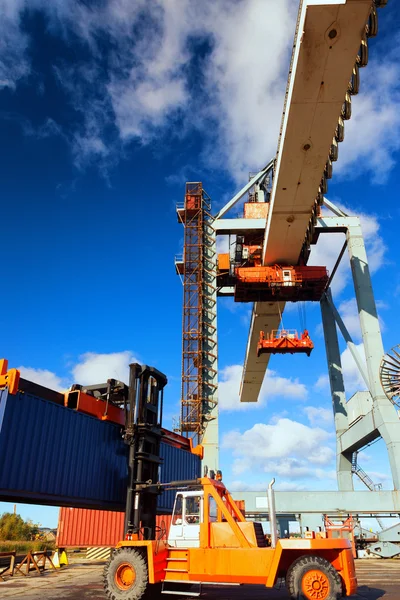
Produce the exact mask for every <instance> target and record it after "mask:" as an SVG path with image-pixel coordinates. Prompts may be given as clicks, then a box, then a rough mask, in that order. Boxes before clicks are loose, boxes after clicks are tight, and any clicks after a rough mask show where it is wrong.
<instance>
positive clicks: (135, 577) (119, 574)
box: [103, 548, 148, 600]
mask: <svg viewBox="0 0 400 600" xmlns="http://www.w3.org/2000/svg"><path fill="white" fill-rule="evenodd" d="M103 580H104V590H105V592H106V594H107V597H108V598H109V599H110V600H140V598H143V596H144V595H145V592H146V589H147V587H148V571H147V564H146V561H145V559H144V558H143V556H142V555H141V554H140V553H139V552H138V551H137V550H135V549H133V548H118V550H115V552H113V553H112V555H111V558H110V560H109V561H108V563H107V564H106V566H105V567H104V575H103Z"/></svg>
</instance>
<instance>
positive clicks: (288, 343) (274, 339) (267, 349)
mask: <svg viewBox="0 0 400 600" xmlns="http://www.w3.org/2000/svg"><path fill="white" fill-rule="evenodd" d="M313 349H314V344H313V343H312V341H311V338H310V336H309V334H308V331H307V329H305V330H304V331H303V333H301V334H300V335H298V333H297V331H295V330H291V329H280V330H274V331H272V332H271V333H270V334H267V335H266V334H265V333H264V332H263V331H260V339H259V341H258V345H257V358H258V357H260V356H261V354H307V356H310V354H311V351H312V350H313Z"/></svg>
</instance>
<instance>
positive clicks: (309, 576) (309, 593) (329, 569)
mask: <svg viewBox="0 0 400 600" xmlns="http://www.w3.org/2000/svg"><path fill="white" fill-rule="evenodd" d="M286 586H287V589H288V592H289V596H290V598H291V599H292V600H298V599H301V600H339V599H340V598H342V597H343V596H342V580H341V578H340V575H339V573H338V572H337V571H336V569H335V568H334V567H333V566H332V565H331V563H330V562H329V561H327V560H326V559H325V558H322V556H301V557H300V558H298V559H297V560H295V561H294V563H293V564H291V565H290V567H289V569H288V572H287V575H286Z"/></svg>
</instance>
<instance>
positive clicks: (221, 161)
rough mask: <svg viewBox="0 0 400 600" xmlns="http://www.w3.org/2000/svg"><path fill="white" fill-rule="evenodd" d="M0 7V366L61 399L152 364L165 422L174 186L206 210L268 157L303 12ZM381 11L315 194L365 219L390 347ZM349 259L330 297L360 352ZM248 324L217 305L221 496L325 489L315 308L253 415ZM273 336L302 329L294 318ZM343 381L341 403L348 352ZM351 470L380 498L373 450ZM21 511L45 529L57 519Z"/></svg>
mask: <svg viewBox="0 0 400 600" xmlns="http://www.w3.org/2000/svg"><path fill="white" fill-rule="evenodd" d="M0 9H1V12H2V14H3V18H2V23H1V24H0V34H1V35H0V40H1V41H0V157H1V160H0V173H1V182H2V198H3V203H2V207H3V223H4V224H3V228H2V240H3V248H4V253H3V259H4V260H3V264H4V291H3V294H2V311H1V317H0V319H1V331H2V339H3V344H2V347H1V348H2V349H1V352H0V354H2V355H4V356H5V357H6V358H8V360H9V362H10V366H12V367H23V369H22V370H23V373H24V375H25V376H26V377H27V378H31V379H33V380H37V381H40V382H42V383H44V384H47V385H49V387H53V388H56V389H65V387H66V386H67V385H69V384H70V383H71V382H72V381H79V382H81V383H85V382H93V381H97V380H100V379H104V376H107V377H115V376H118V377H121V378H126V375H125V374H126V368H127V364H128V363H129V361H130V360H131V359H132V357H135V358H137V359H138V360H140V361H143V362H146V363H150V364H153V365H154V366H156V367H158V368H159V369H161V370H163V371H164V372H166V373H167V374H168V377H169V385H168V389H167V392H166V420H167V424H168V423H169V424H171V419H172V417H173V416H177V415H178V413H179V398H180V368H181V310H182V288H181V284H180V281H179V278H178V277H177V276H176V275H175V272H174V255H175V254H177V253H179V252H180V251H181V249H182V241H183V233H182V230H181V227H180V225H179V224H178V223H177V219H176V213H175V205H176V203H177V202H180V201H182V199H183V193H184V183H185V181H186V180H201V181H203V183H204V187H205V189H206V190H207V192H208V193H209V195H210V196H211V198H212V200H213V207H214V208H215V210H217V208H218V207H220V206H221V205H222V204H223V203H224V202H225V201H226V200H228V199H229V198H230V196H231V195H233V193H235V191H237V190H238V189H239V188H240V187H241V186H242V185H243V184H244V183H246V181H247V175H248V172H249V171H254V170H256V169H257V168H258V167H261V166H264V164H265V163H266V162H267V161H268V160H269V159H270V158H271V157H272V156H273V155H274V153H275V150H276V144H277V134H278V129H279V124H280V117H281V111H282V106H283V94H284V90H285V85H286V79H287V71H288V65H289V58H290V47H291V43H292V40H293V34H294V25H295V16H296V11H297V2H296V1H295V0H293V1H291V0H281V1H280V2H279V3H276V2H273V1H269V0H265V1H261V0H220V2H218V3H213V2H211V0H205V1H204V2H202V3H198V2H195V1H194V0H170V1H169V2H166V1H164V0H155V1H154V2H152V3H147V2H146V1H144V0H137V2H130V1H128V0H119V1H118V2H116V1H114V2H111V0H101V1H100V0H98V1H94V0H93V1H90V0H87V1H86V2H83V1H82V2H81V1H78V0H71V1H70V2H65V1H63V0H53V1H52V2H51V3H49V2H44V0H0ZM379 15H380V17H381V18H380V33H379V36H378V38H376V39H375V40H372V41H371V44H370V64H369V65H368V67H367V68H366V69H363V70H362V71H361V93H360V94H359V96H357V97H354V99H353V116H352V119H351V121H350V122H348V123H346V139H345V142H344V143H343V144H341V145H340V148H339V161H338V163H336V164H335V165H334V177H333V179H332V180H331V182H330V183H329V193H328V197H329V198H330V199H331V200H332V201H334V202H337V203H340V204H341V205H344V206H346V207H347V209H348V212H349V213H351V214H360V215H361V216H362V223H363V228H364V234H365V237H366V243H367V249H368V254H369V259H370V262H371V266H372V270H373V283H374V289H375V294H376V299H377V301H378V305H379V312H380V316H381V319H382V324H383V338H384V346H385V348H386V349H389V348H390V347H392V346H393V345H395V344H397V343H399V341H400V327H399V324H398V318H397V314H398V306H399V294H400V276H399V275H398V273H399V268H398V262H399V251H398V239H397V238H398V233H397V230H398V227H397V222H398V218H399V207H398V201H397V199H398V197H399V187H400V184H399V175H400V168H399V148H400V141H399V140H400V87H399V83H398V82H399V81H400V77H399V76H400V67H399V66H398V58H397V56H396V48H397V46H398V42H399V34H398V31H399V27H398V26H399V24H400V8H399V7H398V6H396V4H395V3H394V2H391V3H389V5H388V6H387V7H386V8H385V9H383V10H381V11H380V12H379ZM272 57H273V60H271V58H272ZM340 247H341V241H340V240H337V239H331V240H329V242H328V243H325V245H324V246H319V247H318V248H317V249H316V251H314V253H315V254H316V258H315V260H317V259H318V261H319V262H320V263H321V264H327V266H328V267H330V266H331V264H332V261H333V259H334V256H335V255H337V253H338V249H339V248H340ZM343 263H344V265H343V268H342V269H341V271H340V272H339V274H338V276H337V279H336V283H335V287H334V294H335V301H336V304H337V306H341V310H342V314H343V316H344V317H345V320H346V321H347V324H348V326H349V328H350V330H351V331H352V333H353V334H354V337H355V340H356V341H357V343H360V338H359V333H358V332H357V323H356V321H355V308H354V304H353V303H352V297H353V292H352V289H351V286H350V285H349V283H350V279H349V272H348V269H347V267H346V265H347V261H346V260H344V261H343ZM249 309H250V306H249V305H235V304H234V303H233V301H231V300H223V301H221V302H220V303H219V309H218V310H219V313H218V317H219V364H220V380H221V389H220V395H221V419H220V428H221V432H220V433H221V463H222V467H223V470H224V473H225V480H226V481H227V483H228V484H230V485H231V486H232V487H233V488H234V489H252V488H254V487H261V488H262V489H263V488H265V484H266V482H267V481H269V479H270V478H271V475H272V474H275V475H276V476H277V481H278V487H279V486H280V487H281V489H298V490H301V489H310V488H312V489H334V488H335V472H334V460H333V448H334V437H333V428H332V427H333V422H332V416H331V409H330V397H329V392H328V387H327V381H326V375H327V372H326V362H325V348H324V342H323V338H322V334H321V328H320V321H321V319H320V312H319V307H318V306H317V305H312V306H308V307H307V327H308V329H309V330H310V332H311V334H312V337H313V339H314V343H315V350H314V352H313V354H312V356H311V357H310V358H307V357H305V356H299V357H293V356H287V357H279V358H278V357H277V358H273V360H271V363H270V365H271V372H270V373H269V375H268V378H267V383H266V385H265V386H264V389H263V393H262V395H261V401H260V402H259V404H258V405H255V406H252V407H249V408H246V409H244V408H243V407H241V406H240V405H239V403H238V399H237V393H238V382H239V380H240V371H241V367H242V364H243V358H244V352H245V345H246V339H247V332H248V327H249ZM284 324H285V326H286V327H293V328H297V329H299V328H300V320H299V315H298V311H297V308H294V309H293V310H291V311H288V312H287V314H285V316H284ZM342 350H343V351H345V347H344V346H343V347H342ZM344 365H345V371H346V377H347V380H348V382H350V383H351V384H352V385H350V386H349V388H348V391H349V395H351V393H353V392H354V391H355V390H356V389H357V374H356V373H355V370H354V366H353V365H352V361H351V359H350V358H349V357H348V356H347V355H346V354H345V356H344ZM257 436H260V437H257ZM254 439H260V440H265V439H274V440H275V439H276V440H277V442H276V450H275V451H274V453H271V452H270V453H269V454H268V452H267V451H265V448H264V451H263V452H261V451H260V453H259V454H257V452H255V450H254V448H255V444H254ZM288 440H290V442H291V443H288V442H287V441H288ZM305 440H307V443H308V445H306V446H305V445H304V441H305ZM284 442H285V443H284ZM261 446H262V444H261ZM310 456H312V457H314V459H313V460H314V462H310V461H309V457H310ZM360 462H361V464H362V466H363V468H365V470H366V471H368V472H369V473H370V475H371V477H372V478H373V479H374V480H376V481H377V482H378V481H379V482H382V483H383V486H384V487H386V488H390V486H391V480H390V475H389V469H388V465H387V460H386V456H385V449H384V448H383V447H382V444H381V443H377V444H376V445H374V446H373V447H371V448H368V449H367V450H366V451H365V452H364V454H363V455H362V456H361V458H360ZM7 508H8V506H7V505H6V504H5V503H0V511H2V510H6V509H7ZM19 508H20V510H21V512H22V514H24V515H25V516H30V517H31V518H32V519H34V520H35V521H39V522H41V523H42V524H44V525H52V526H54V525H55V524H56V521H57V510H56V509H49V508H41V507H33V506H29V507H22V506H21V507H19Z"/></svg>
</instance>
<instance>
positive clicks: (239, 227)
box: [213, 219, 267, 235]
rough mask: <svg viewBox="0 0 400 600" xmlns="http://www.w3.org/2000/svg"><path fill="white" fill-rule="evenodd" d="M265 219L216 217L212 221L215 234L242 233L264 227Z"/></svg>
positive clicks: (262, 229)
mask: <svg viewBox="0 0 400 600" xmlns="http://www.w3.org/2000/svg"><path fill="white" fill-rule="evenodd" d="M266 221H267V220H266V219H217V220H215V221H214V224H213V225H214V229H215V231H216V233H217V234H223V235H227V234H235V235H236V234H242V233H248V232H251V233H254V232H255V231H260V233H262V232H263V231H264V229H265V223H266Z"/></svg>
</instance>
